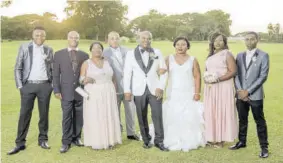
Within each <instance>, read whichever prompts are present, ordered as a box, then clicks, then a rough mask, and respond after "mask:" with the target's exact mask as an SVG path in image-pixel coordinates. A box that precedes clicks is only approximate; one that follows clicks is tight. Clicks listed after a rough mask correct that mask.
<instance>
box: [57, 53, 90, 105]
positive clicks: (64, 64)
mask: <svg viewBox="0 0 283 163" xmlns="http://www.w3.org/2000/svg"><path fill="white" fill-rule="evenodd" d="M88 58H89V56H88V54H87V53H85V52H83V51H81V50H79V51H77V62H78V67H77V70H76V71H75V72H74V71H73V68H72V62H71V59H70V56H69V51H68V49H67V48H65V49H62V50H59V51H57V52H55V54H54V71H53V87H54V93H55V94H56V93H61V95H62V100H67V101H72V100H74V99H76V100H82V97H81V96H80V95H79V94H78V93H77V92H75V89H76V88H77V87H78V86H80V84H79V77H80V69H81V66H82V63H83V62H84V61H85V60H87V59H88Z"/></svg>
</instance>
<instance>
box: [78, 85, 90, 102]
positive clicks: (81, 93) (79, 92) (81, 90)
mask: <svg viewBox="0 0 283 163" xmlns="http://www.w3.org/2000/svg"><path fill="white" fill-rule="evenodd" d="M75 91H76V92H77V93H78V94H80V95H81V96H82V97H84V98H86V99H88V97H89V94H88V93H87V91H85V90H84V89H83V88H82V87H77V88H76V89H75Z"/></svg>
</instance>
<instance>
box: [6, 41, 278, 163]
mask: <svg viewBox="0 0 283 163" xmlns="http://www.w3.org/2000/svg"><path fill="white" fill-rule="evenodd" d="M21 43H22V42H20V41H19V42H18V41H15V42H4V43H2V49H1V57H2V60H1V73H2V78H1V83H2V85H1V90H2V92H1V93H2V94H1V95H2V96H1V97H2V98H1V102H2V103H1V108H2V110H1V113H2V116H1V123H2V128H1V129H2V130H1V131H2V135H1V137H2V142H1V150H2V151H1V154H2V158H1V160H2V162H3V163H61V162H62V163H63V162H64V163H83V162H84V163H100V162H105V163H112V162H119V163H128V162H134V163H136V162H141V163H155V162H156V163H157V162H160V163H161V162H174V163H179V162H182V163H229V162H232V163H234V162H237V163H238V162H239V163H254V162H255V163H257V162H268V163H280V162H281V163H282V162H283V149H282V146H283V130H282V129H283V118H282V117H283V105H282V99H283V78H282V74H283V66H282V63H283V44H259V48H261V49H262V50H264V51H266V52H268V53H269V55H270V60H271V62H270V63H271V64H270V74H269V78H268V81H267V82H266V84H265V94H266V99H265V103H264V106H265V117H266V120H267V125H268V136H269V143H270V146H269V150H270V157H269V158H268V159H265V160H263V159H259V158H258V154H259V151H260V148H259V145H258V138H257V134H256V126H255V122H254V120H253V117H252V114H250V117H249V128H248V142H247V145H248V146H247V148H246V149H242V150H238V151H230V150H228V149H227V148H228V147H229V146H230V145H232V144H231V143H229V144H226V145H225V147H224V148H223V149H212V148H201V149H199V150H193V151H190V152H187V153H184V152H167V153H164V152H161V151H159V150H158V149H157V148H151V149H149V150H145V149H143V148H142V142H136V141H128V140H127V139H126V133H125V132H123V144H122V145H119V146H117V147H116V148H114V150H110V151H109V150H105V151H94V150H92V149H89V148H85V147H82V148H78V147H72V148H71V150H70V151H69V152H68V153H66V154H60V153H59V149H60V146H61V135H62V134H61V119H62V118H61V116H62V111H61V107H60V102H59V101H58V100H56V99H55V98H54V96H52V99H51V105H50V117H49V118H50V122H49V126H50V127H49V145H50V146H51V149H50V150H43V149H41V148H40V147H39V146H38V145H37V137H38V127H37V123H38V116H39V114H38V108H37V104H36V105H35V106H36V107H35V108H34V111H33V117H32V121H31V126H30V129H29V133H28V137H27V149H26V150H25V151H23V152H20V153H18V154H16V155H13V156H7V155H6V153H7V152H8V151H9V150H11V149H12V148H13V147H14V145H15V144H14V141H15V138H16V129H17V123H18V116H19V110H20V96H19V91H18V90H17V89H16V87H15V81H14V75H13V74H14V73H13V69H14V64H15V58H16V55H17V51H18V47H19V45H20V44H21ZM90 43H91V41H81V42H80V45H79V47H80V48H81V49H83V50H85V51H86V52H88V48H89V45H90ZM46 44H48V45H50V46H51V47H53V49H54V50H55V51H56V50H59V49H61V48H64V47H66V46H67V41H65V40H60V41H59V40H58V41H46ZM191 44H192V46H191V49H190V50H189V54H191V55H193V56H195V57H197V59H198V60H199V62H200V64H201V70H202V72H203V70H204V61H205V58H206V55H207V53H208V51H207V49H208V43H207V42H192V43H191ZM126 46H127V47H129V48H133V47H135V44H127V45H126ZM153 46H154V47H156V48H159V49H161V51H162V53H163V54H164V55H168V54H171V53H173V52H174V48H173V46H172V43H171V42H155V43H154V44H153ZM229 47H230V50H231V51H232V52H233V54H234V55H236V53H238V52H240V51H242V50H244V49H245V45H244V44H243V43H241V42H239V43H230V44H229ZM122 115H123V114H122ZM122 120H123V124H124V123H125V122H124V117H123V118H122ZM136 128H137V130H138V129H139V128H138V125H137V123H136Z"/></svg>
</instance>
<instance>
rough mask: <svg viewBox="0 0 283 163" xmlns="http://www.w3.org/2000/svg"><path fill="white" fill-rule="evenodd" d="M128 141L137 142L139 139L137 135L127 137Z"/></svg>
mask: <svg viewBox="0 0 283 163" xmlns="http://www.w3.org/2000/svg"><path fill="white" fill-rule="evenodd" d="M127 138H128V139H131V140H136V141H139V140H140V138H139V137H138V136H137V135H131V136H127Z"/></svg>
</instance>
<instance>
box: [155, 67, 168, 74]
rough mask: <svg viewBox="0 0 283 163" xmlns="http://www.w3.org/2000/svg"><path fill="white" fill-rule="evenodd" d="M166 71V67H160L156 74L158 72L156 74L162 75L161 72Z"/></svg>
mask: <svg viewBox="0 0 283 163" xmlns="http://www.w3.org/2000/svg"><path fill="white" fill-rule="evenodd" d="M166 71H167V70H166V69H162V68H161V69H159V70H157V74H158V75H163V74H165V73H166Z"/></svg>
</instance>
